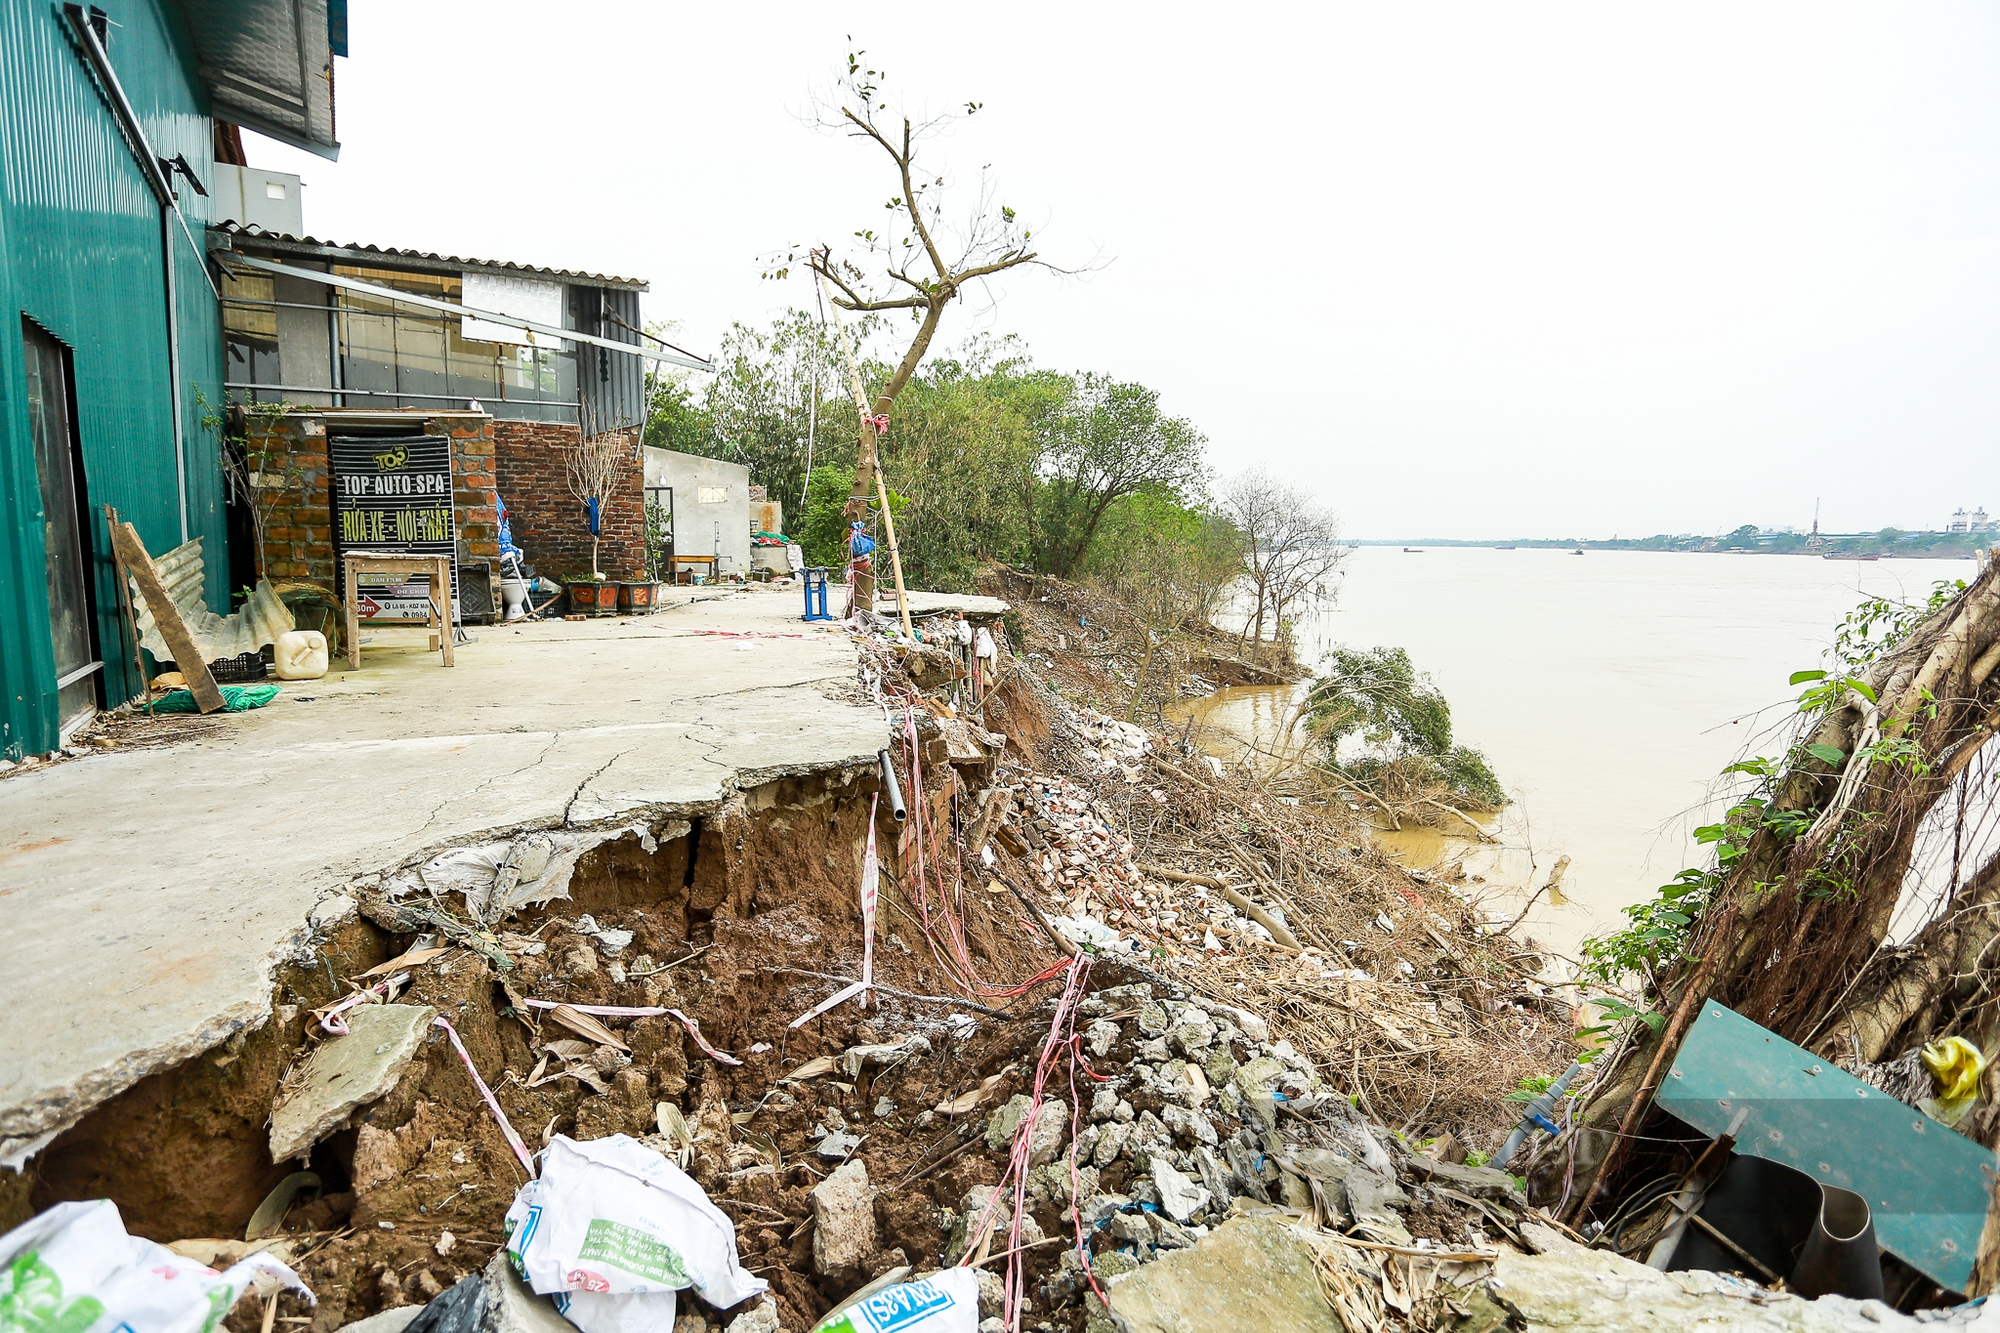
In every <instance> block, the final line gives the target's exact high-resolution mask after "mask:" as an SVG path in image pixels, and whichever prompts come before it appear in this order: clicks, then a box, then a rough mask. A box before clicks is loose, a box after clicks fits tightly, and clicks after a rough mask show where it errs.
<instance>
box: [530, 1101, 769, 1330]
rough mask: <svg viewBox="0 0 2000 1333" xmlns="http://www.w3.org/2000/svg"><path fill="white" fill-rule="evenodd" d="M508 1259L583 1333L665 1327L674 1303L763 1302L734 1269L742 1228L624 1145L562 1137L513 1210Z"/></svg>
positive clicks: (664, 1165)
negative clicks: (696, 1298)
mask: <svg viewBox="0 0 2000 1333" xmlns="http://www.w3.org/2000/svg"><path fill="white" fill-rule="evenodd" d="M507 1253H508V1254H509V1255H510V1256H511V1257H512V1259H513V1262H514V1270H515V1271H516V1272H518V1273H519V1274H520V1275H521V1278H522V1280H523V1281H524V1282H526V1283H527V1284H528V1287H529V1289H530V1290H531V1291H537V1292H540V1293H541V1294H543V1295H545V1296H553V1297H554V1298H555V1307H556V1309H557V1310H558V1311H560V1312H561V1314H562V1316H563V1317H564V1318H565V1319H567V1320H569V1321H570V1322H571V1323H572V1324H575V1325H576V1326H577V1327H578V1328H580V1329H583V1330H584V1333H642V1331H646V1333H656V1331H657V1330H658V1329H661V1328H666V1327H670V1326H671V1325H672V1322H673V1317H674V1307H675V1300H674V1293H675V1292H676V1291H679V1290H681V1289H682V1288H684V1287H693V1288H694V1289H695V1291H696V1292H698V1293H700V1295H701V1298H702V1299H703V1300H705V1301H707V1302H708V1303H709V1304H710V1305H713V1306H715V1307H716V1308H717V1309H727V1308H728V1307H729V1306H732V1305H735V1304H737V1303H738V1302H740V1301H746V1300H749V1299H750V1298H751V1297H752V1296H758V1295H761V1294H763V1293H764V1292H765V1291H767V1290H768V1289H769V1287H770V1284H769V1283H767V1282H765V1281H764V1280H763V1279H762V1278H757V1277H752V1276H751V1275H750V1274H748V1273H746V1272H744V1271H743V1269H742V1268H741V1267H739V1266H738V1264H737V1261H736V1227H735V1225H734V1224H733V1223H731V1222H730V1220H729V1217H728V1216H727V1215H726V1214H725V1213H723V1211H722V1210H721V1209H719V1208H717V1207H716V1206H715V1205H714V1204H712V1203H710V1202H709V1201H708V1195H706V1194H704V1193H703V1192H702V1188H701V1186H699V1185H697V1184H695V1183H694V1181H692V1180H690V1179H689V1178H688V1176H687V1173H686V1172H684V1171H682V1170H681V1169H680V1168H679V1167H677V1166H675V1165H674V1164H673V1163H672V1162H670V1161H668V1160H667V1159H666V1158H665V1157H663V1156H661V1155H660V1154H659V1153H656V1152H654V1151H653V1150H652V1149H650V1148H642V1147H640V1146H639V1144H637V1143H636V1142H634V1141H633V1140H632V1139H630V1138H627V1137H626V1136H625V1135H623V1134H613V1135H612V1136H610V1137H609V1138H603V1139H592V1140H591V1141H590V1142H588V1143H578V1142H577V1141H576V1140H574V1139H572V1138H570V1137H568V1136H567V1135H563V1134H558V1135H556V1137H555V1140H554V1142H552V1143H550V1144H549V1146H548V1149H547V1150H546V1151H545V1152H543V1154H542V1175H541V1179H539V1180H531V1181H529V1182H528V1183H527V1184H526V1185H523V1186H522V1187H521V1189H520V1192H519V1193H517V1194H516V1195H515V1196H514V1206H513V1207H512V1208H510V1209H508V1210H507Z"/></svg>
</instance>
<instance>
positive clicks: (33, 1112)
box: [0, 733, 886, 1173]
mask: <svg viewBox="0 0 2000 1333" xmlns="http://www.w3.org/2000/svg"><path fill="white" fill-rule="evenodd" d="M885 739H886V733H885ZM875 771H876V757H875V752H874V751H869V752H868V753H866V754H856V755H849V756H845V757H842V758H839V759H835V760H832V761H830V762H820V763H813V764H776V765H772V766H770V767H767V768H754V769H736V770H733V771H732V772H731V773H729V774H728V775H727V776H723V777H721V778H719V779H718V783H717V786H718V788H719V790H718V791H717V793H716V794H715V795H714V796H712V797H704V798H702V799H701V800H698V801H662V802H655V803H646V804H635V805H632V806H628V807H626V808H624V809H622V810H620V811H618V812H617V813H616V814H613V815H606V816H603V817H600V818H595V819H591V820H588V821H584V822H578V823H566V822H564V821H563V819H562V818H560V817H559V816H558V817H554V818H549V819H537V820H525V821H522V822H519V823H513V824H506V825H499V826H495V827H493V828H488V829H481V830H476V831H473V832H468V833H462V834H457V835H454V836H452V837H449V838H445V839H442V840H440V841H438V842H436V843H432V844H428V845H427V846H425V847H424V848H423V849H422V850H420V851H417V852H413V853H410V854H408V855H406V856H403V857H400V858H398V859H397V860H396V861H395V862H394V863H392V864H390V865H388V866H381V867H376V868H373V869H370V870H359V869H353V868H349V869H346V870H345V871H343V872H342V873H341V874H340V876H339V878H338V879H337V880H335V881H334V882H331V883H329V884H327V886H326V887H325V890H324V891H323V892H322V893H321V894H320V896H319V897H318V898H317V899H315V901H314V904H313V906H312V907H311V908H309V909H307V911H306V913H305V917H304V919H303V920H301V921H300V923H299V924H298V926H297V927H295V928H294V929H293V930H292V931H291V933H290V934H288V935H287V936H286V937H285V938H284V939H282V940H280V941H279V942H278V943H277V944H275V945H273V946H272V947H271V948H270V949H269V950H267V951H266V952H265V954H264V956H263V957H262V958H261V959H260V960H259V961H258V964H257V969H258V973H259V975H260V976H261V977H262V979H263V985H262V987H261V994H260V995H259V996H258V997H257V998H255V999H243V1000H239V1001H238V1002H236V1003H234V1004H231V1005H228V1006H226V1007H224V1008H223V1009H222V1010H221V1011H220V1012H218V1013H215V1014H212V1015H210V1016H208V1017H207V1018H205V1019H203V1020H202V1021H201V1023H200V1024H199V1025H197V1026H196V1027H194V1028H192V1029H191V1030H189V1031H188V1032H186V1033H184V1034H183V1035H181V1036H179V1037H176V1038H174V1039H172V1040H170V1041H168V1042H165V1043H163V1044H160V1045H156V1046H153V1047H150V1048H148V1049H146V1050H142V1051H131V1052H128V1053H127V1054H126V1055H124V1056H122V1057H121V1058H120V1059H118V1060H117V1061H116V1062H115V1063H112V1064H109V1065H106V1066H103V1067H101V1068H98V1069H95V1070H93V1071H91V1072H90V1073H89V1074H87V1075H84V1076H83V1077H82V1078H79V1079H78V1080H76V1081H75V1082H73V1083H71V1084H69V1085H68V1086H66V1087H63V1088H60V1089H53V1090H51V1091H49V1092H47V1093H45V1094H44V1095H42V1096H40V1097H38V1098H36V1099H34V1100H33V1101H30V1102H27V1103H24V1104H22V1105H19V1106H13V1107H6V1108H0V1169H5V1170H10V1171H13V1172H16V1173H19V1172H21V1171H22V1170H24V1169H25V1168H26V1166H27V1164H28V1162H29V1161H30V1160H32V1159H33V1158H34V1157H35V1156H36V1155H37V1154H39V1153H40V1152H41V1151H42V1150H43V1149H45V1148H47V1147H48V1146H49V1144H51V1143H52V1142H54V1141H55V1139H56V1138H58V1137H59V1136H61V1135H62V1134H63V1133H64V1132H65V1131H67V1130H70V1129H73V1128H74V1127H75V1126H76V1125H77V1124H78V1123H79V1122H80V1121H82V1120H83V1118H84V1117H85V1116H87V1115H89V1114H90V1113H91V1112H92V1111H94V1110H96V1109H97V1108H98V1107H99V1106H102V1105H103V1104H104V1103H105V1102H108V1101H110V1100H111V1099H112V1098H113V1097H116V1096H118V1095H119V1094H120V1093H122V1092H125V1091H127V1090H128V1089H130V1088H131V1087H133V1086H134V1085H135V1084H137V1083H139V1082H140V1081H141V1080H143V1079H146V1078H150V1077H151V1076H152V1075H154V1074H159V1073H164V1072H166V1071H168V1070H171V1069H175V1068H178V1067H179V1066H181V1065H184V1064H186V1063H188V1062H189V1061H191V1060H198V1059H200V1058H201V1057H202V1056H204V1055H206V1054H208V1052H210V1051H212V1050H214V1049H215V1048H216V1047H218V1046H221V1045H222V1044H224V1043H225V1042H228V1041H230V1040H232V1039H234V1038H235V1037H237V1036H239V1035H243V1034H247V1033H251V1032H255V1031H257V1030H259V1029H261V1028H262V1027H263V1026H264V1025H265V1024H267V1023H269V1022H270V1021H271V1017H272V1014H273V1012H274V1006H273V1003H272V995H273V994H274V992H275V988H276V986H277V978H278V972H279V969H281V968H283V967H286V966H288V965H305V964H308V963H310V962H312V961H313V959H314V957H315V954H316V952H317V948H318V943H319V941H320V940H322V939H324V938H325V936H326V934H327V933H328V932H329V931H331V930H333V929H335V928H337V927H338V926H339V925H341V924H342V923H344V922H346V921H348V920H351V919H353V918H354V916H355V915H356V914H358V913H359V914H365V904H366V903H367V900H368V898H369V896H371V892H372V891H373V890H375V888H376V887H377V886H378V885H380V884H381V883H382V882H383V881H384V880H386V879H388V878H390V877H392V876H395V875H398V874H403V873H406V872H409V871H413V870H416V869H418V868H419V867H421V866H423V865H424V864H426V863H428V862H430V861H432V860H435V859H436V858H437V857H439V856H442V855H444V854H445V853H446V852H450V851H456V850H459V849H461V848H466V847H475V846H479V845H481V844H484V843H490V842H497V841H501V840H504V839H509V838H517V837H521V836H523V835H525V834H531V833H557V832H564V833H589V832H594V831H600V830H601V831H605V832H607V833H616V832H619V831H621V830H622V831H625V832H627V833H628V834H630V836H633V837H635V838H636V837H637V836H638V835H637V834H636V833H633V832H631V830H632V827H633V826H634V825H639V824H643V825H645V826H646V828H647V829H649V830H651V829H658V828H661V827H664V826H665V825H667V824H669V823H671V822H672V821H674V820H677V819H684V820H693V819H708V818H711V817H713V816H715V815H717V814H719V813H721V812H723V811H724V810H726V809H728V807H729V806H730V805H731V804H732V803H733V802H742V801H744V800H746V799H747V798H748V796H749V795H750V794H751V793H752V792H754V791H756V790H757V789H758V788H760V787H765V786H768V785H770V784H771V783H773V782H780V781H784V780H786V779H788V778H802V777H816V776H822V775H824V776H828V777H836V778H838V779H839V780H842V781H845V782H851V781H854V780H855V779H857V778H865V777H866V776H867V775H868V774H871V773H873V772H875ZM612 841H615V838H607V839H605V843H610V842H612ZM600 845H604V844H600ZM337 898H346V899H348V900H349V901H350V902H351V903H353V904H354V906H353V907H352V908H351V909H337V910H336V912H335V913H331V914H330V913H328V912H326V911H325V910H324V908H325V906H326V905H327V904H330V903H332V902H333V900H334V899H337Z"/></svg>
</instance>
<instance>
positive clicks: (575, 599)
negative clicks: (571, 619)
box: [563, 574, 618, 616]
mask: <svg viewBox="0 0 2000 1333" xmlns="http://www.w3.org/2000/svg"><path fill="white" fill-rule="evenodd" d="M563 591H565V592H567V593H568V594H569V609H570V614H571V615H577V616H609V615H616V614H617V612H618V585H617V584H616V583H613V582H611V581H609V580H608V579H605V578H604V577H602V576H601V575H600V576H599V577H597V578H591V577H588V576H586V575H580V574H579V575H572V576H571V577H569V578H566V579H564V580H563Z"/></svg>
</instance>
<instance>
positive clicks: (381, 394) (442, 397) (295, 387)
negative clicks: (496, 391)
mask: <svg viewBox="0 0 2000 1333" xmlns="http://www.w3.org/2000/svg"><path fill="white" fill-rule="evenodd" d="M222 387H223V388H225V389H270V390H273V391H275V392H278V393H322V394H336V393H341V394H353V395H355V396H356V397H360V398H428V399H433V400H435V401H438V402H461V401H462V402H468V403H471V402H478V401H480V399H479V398H478V397H477V395H474V394H445V393H391V392H389V390H387V389H336V388H333V387H331V386H330V385H325V384H251V383H250V382H248V381H247V380H225V381H224V382H223V385H222ZM504 401H506V402H508V403H510V404H518V405H520V406H522V407H568V408H575V407H576V406H577V404H575V403H566V402H563V401H561V400H560V399H554V398H550V399H541V398H508V399H505V400H504ZM438 410H439V411H440V412H459V411H470V410H471V409H469V408H457V407H443V408H439V409H438Z"/></svg>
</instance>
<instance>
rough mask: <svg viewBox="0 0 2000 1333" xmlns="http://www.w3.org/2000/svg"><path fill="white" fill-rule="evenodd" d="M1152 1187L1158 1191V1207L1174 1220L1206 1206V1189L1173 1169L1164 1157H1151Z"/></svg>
mask: <svg viewBox="0 0 2000 1333" xmlns="http://www.w3.org/2000/svg"><path fill="white" fill-rule="evenodd" d="M1153 1188H1154V1189H1156V1190H1158V1191H1159V1193H1160V1207H1162V1208H1164V1209H1165V1210H1166V1213H1167V1216H1168V1217H1171V1218H1172V1219H1173V1220H1174V1221H1176V1222H1185V1221H1187V1220H1188V1219H1189V1218H1191V1217H1193V1216H1194V1215H1195V1214H1196V1213H1198V1212H1200V1211H1201V1210H1202V1209H1204V1208H1206V1207H1208V1197H1209V1195H1208V1191H1207V1190H1205V1189H1203V1188H1202V1187H1201V1186H1199V1185H1197V1184H1195V1183H1194V1182H1193V1181H1192V1180H1189V1179H1188V1178H1187V1177H1186V1176H1184V1175H1182V1174H1181V1173H1180V1172H1179V1171H1176V1170H1174V1168H1173V1167H1172V1166H1171V1165H1169V1164H1168V1162H1167V1160H1166V1158H1164V1157H1155V1158H1154V1159H1153Z"/></svg>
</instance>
